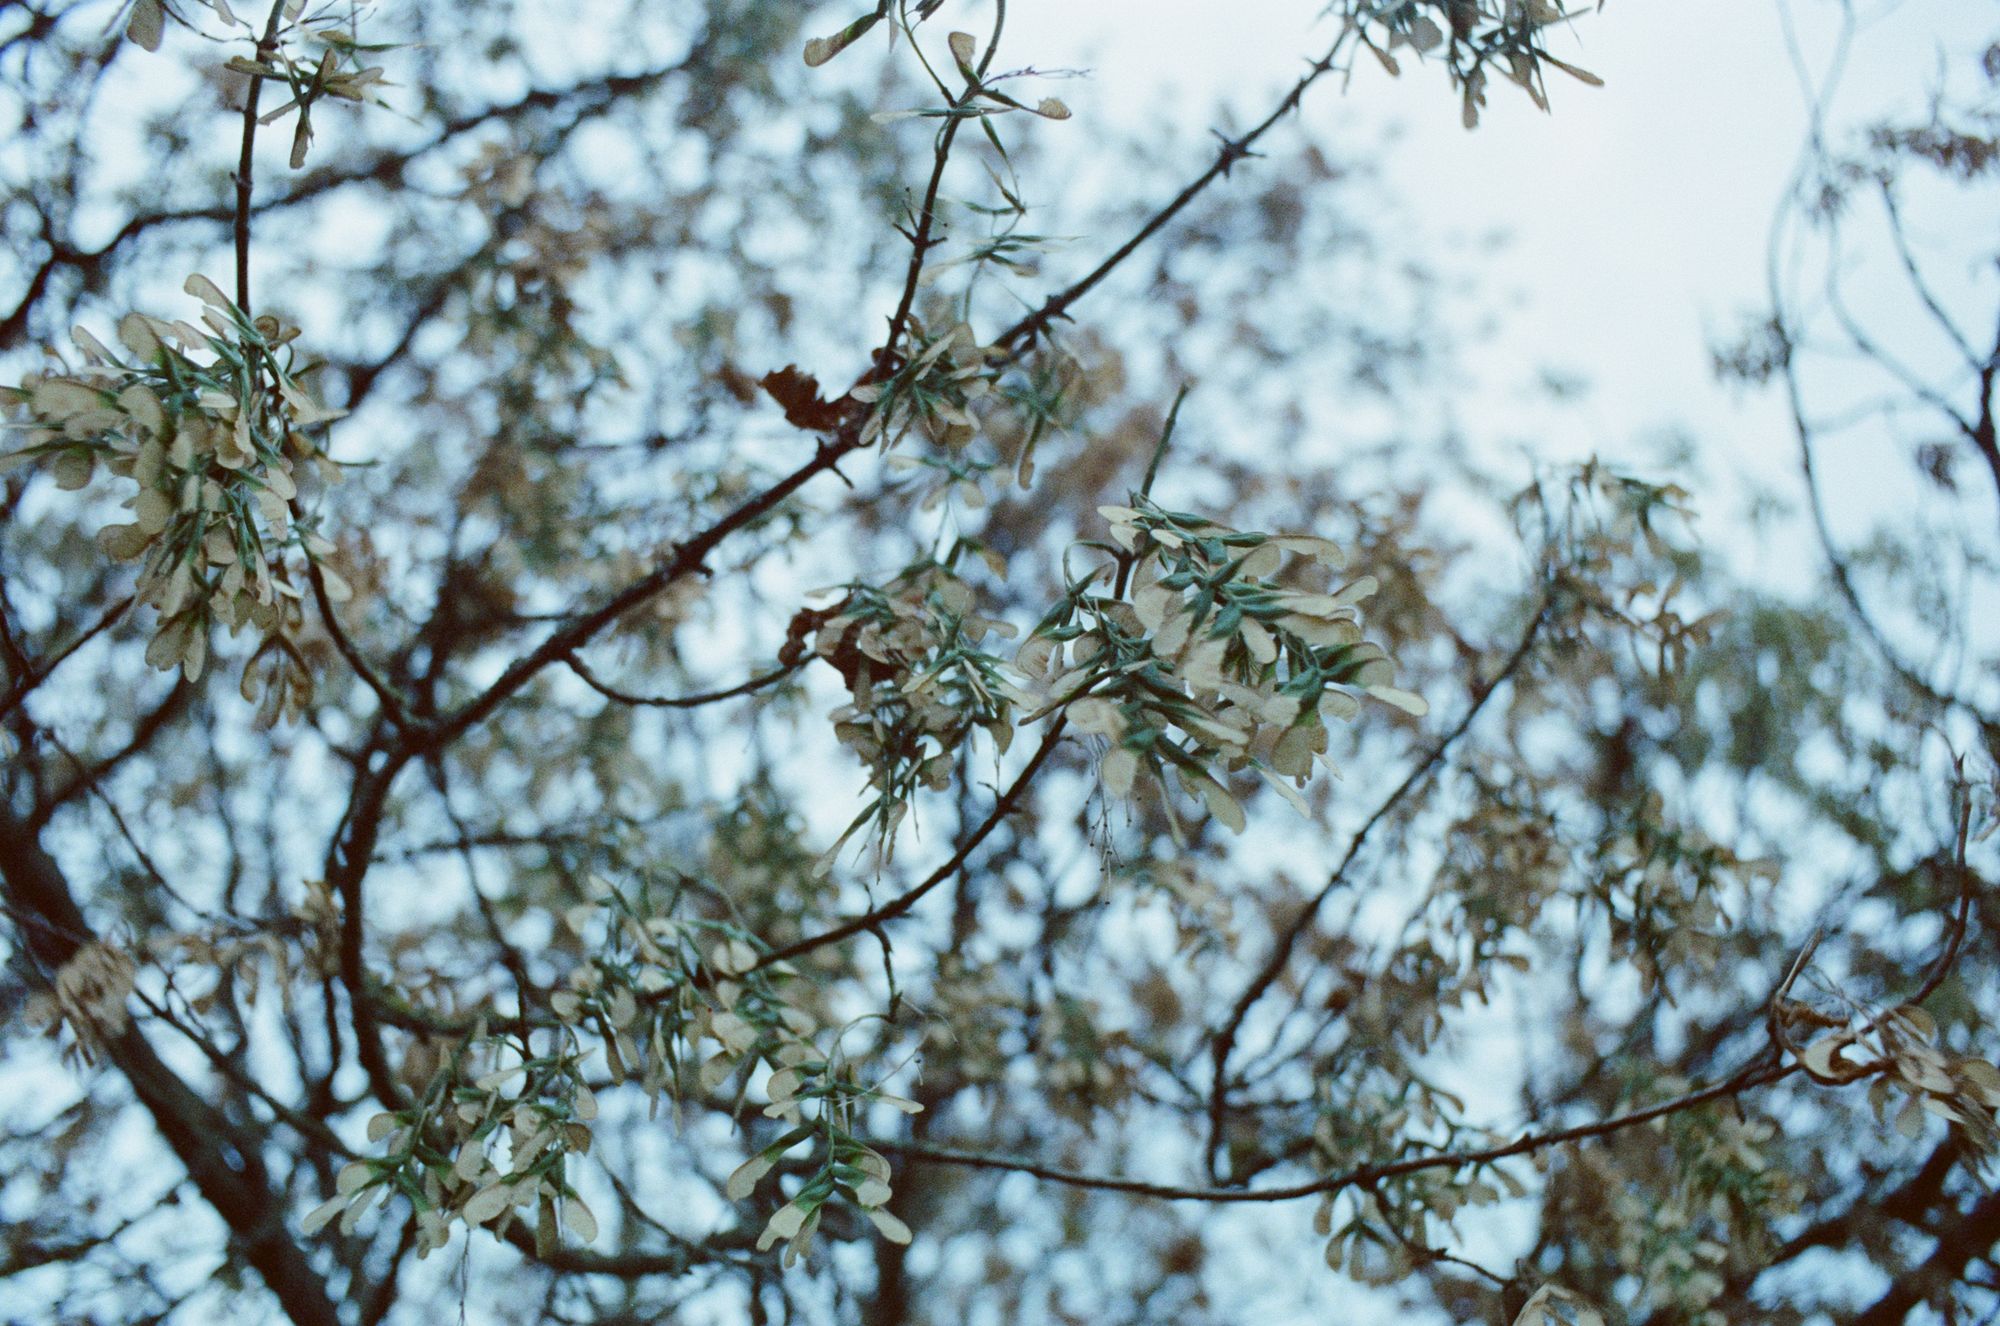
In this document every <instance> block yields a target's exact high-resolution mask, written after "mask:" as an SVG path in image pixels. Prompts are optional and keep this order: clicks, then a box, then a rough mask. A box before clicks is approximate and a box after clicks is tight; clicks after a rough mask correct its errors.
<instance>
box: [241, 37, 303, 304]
mask: <svg viewBox="0 0 2000 1326" xmlns="http://www.w3.org/2000/svg"><path fill="white" fill-rule="evenodd" d="M284 18H285V0H271V16H270V18H268V19H266V20H265V22H264V35H263V36H262V37H260V38H258V40H257V63H258V64H269V63H270V61H271V57H272V56H274V55H276V54H277V53H278V33H279V31H280V25H281V24H283V22H284ZM263 95H264V79H263V76H262V75H260V74H251V75H250V88H249V90H248V91H247V92H245V93H244V94H243V148H242V151H241V152H239V153H238V154H237V157H236V223H235V233H236V307H238V308H240V309H242V310H243V312H244V314H245V315H248V314H249V312H250V195H251V193H252V191H253V190H254V188H255V184H254V182H253V181H254V175H253V170H254V168H255V164H256V148H257V103H258V102H259V101H260V100H261V99H262V98H263ZM302 113H303V112H302Z"/></svg>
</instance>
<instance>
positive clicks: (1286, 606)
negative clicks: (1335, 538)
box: [1015, 497, 1425, 831]
mask: <svg viewBox="0 0 2000 1326" xmlns="http://www.w3.org/2000/svg"><path fill="white" fill-rule="evenodd" d="M1101 510H1102V513H1103V515H1104V516H1105V518H1106V519H1107V520H1109V521H1110V522H1111V538H1112V541H1113V542H1112V544H1111V545H1108V546H1107V545H1093V546H1096V547H1098V548H1100V549H1101V550H1104V551H1109V552H1112V553H1113V554H1114V555H1115V558H1116V561H1115V563H1114V564H1115V565H1116V566H1117V567H1118V568H1119V571H1118V574H1119V580H1120V586H1119V587H1120V589H1121V590H1122V588H1123V582H1124V580H1125V578H1126V577H1128V576H1129V578H1130V581H1131V586H1132V594H1131V598H1130V600H1129V601H1127V599H1126V598H1125V597H1123V595H1122V594H1121V593H1114V594H1105V593H1102V592H1101V591H1100V589H1099V583H1098V582H1099V580H1100V579H1101V577H1102V574H1103V573H1102V572H1100V573H1098V575H1096V576H1092V577H1089V578H1086V579H1085V580H1084V581H1083V582H1082V583H1080V584H1078V585H1075V586H1073V587H1072V590H1071V592H1070V594H1069V595H1068V596H1067V597H1066V598H1065V599H1064V600H1063V602H1062V603H1061V604H1059V605H1058V606H1057V608H1056V610H1055V611H1054V612H1052V613H1051V614H1050V615H1049V616H1048V617H1046V618H1044V619H1043V620H1042V622H1041V624H1040V625H1038V626H1037V627H1036V628H1035V630H1034V632H1033V633H1032V634H1031V635H1030V636H1029V638H1028V640H1027V641H1026V643H1024V644H1023V645H1022V646H1021V650H1020V652H1019V654H1018V655H1017V656H1016V659H1015V665H1016V666H1017V667H1018V668H1020V669H1021V670H1022V671H1023V672H1025V673H1027V674H1028V675H1029V677H1030V678H1032V679H1034V680H1035V681H1036V683H1037V684H1038V687H1039V689H1040V690H1041V691H1042V692H1043V694H1045V695H1046V696H1047V697H1048V702H1047V704H1046V705H1045V711H1046V709H1047V708H1051V707H1055V706H1058V705H1062V706H1066V707H1067V710H1068V713H1069V719H1070V722H1071V723H1073V724H1074V725H1075V726H1076V727H1077V728H1079V729H1081V730H1082V731H1084V732H1089V733H1094V734H1096V735H1099V736H1102V737H1104V738H1105V739H1106V740H1107V741H1108V742H1109V743H1110V747H1111V748H1110V750H1109V751H1108V752H1107V753H1106V755H1105V757H1104V760H1103V763H1102V766H1101V773H1102V777H1103V779H1104V786H1105V790H1106V791H1108V792H1110V793H1111V794H1112V795H1114V796H1120V797H1123V796H1129V795H1131V793H1132V790H1133V786H1134V780H1135V778H1136V777H1137V775H1138V774H1139V773H1140V771H1141V770H1145V771H1148V772H1150V773H1151V775H1152V777H1153V780H1154V781H1156V782H1158V783H1161V784H1162V785H1164V783H1165V779H1166V776H1167V774H1168V772H1169V771H1170V770H1171V772H1172V774H1173V776H1174V778H1175V780H1176V781H1177V782H1178V783H1179V784H1180V785H1181V787H1182V788H1183V789H1184V790H1185V791H1186V792H1188V793H1189V794H1190V795H1191V796H1194V797H1197V798H1199V799H1200V800H1201V801H1202V802H1203V803H1204V804H1205V805H1206V806H1207V807H1208V810H1209V813H1210V814H1212V815H1214V816H1215V817H1216V818H1217V819H1219V820H1221V821H1223V822H1224V823H1225V824H1227V825H1229V826H1230V827H1231V828H1232V829H1235V830H1238V831H1241V830H1242V828H1243V825H1244V815H1243V808H1242V806H1241V805H1240V804H1239V803H1238V801H1237V799H1236V796H1235V794H1234V793H1232V792H1231V791H1230V789H1229V787H1228V786H1227V782H1226V779H1227V776H1228V775H1229V774H1230V773H1233V772H1236V771H1238V770H1241V769H1244V768H1246V767H1249V768H1254V769H1256V770H1257V771H1258V772H1259V773H1260V774H1261V775H1263V777H1264V778H1265V779H1266V781H1268V782H1269V783H1270V784H1271V785H1272V786H1273V787H1275V788H1276V789H1277V790H1278V791H1279V792H1280V793H1281V794H1282V795H1283V796H1284V797H1285V798H1286V799H1287V800H1289V801H1290V802H1292V804H1293V805H1294V806H1296V807H1297V808H1298V809H1299V810H1300V811H1301V812H1303V811H1304V810H1305V809H1306V806H1305V802H1304V800H1303V798H1301V797H1300V795H1299V793H1298V791H1297V788H1298V787H1302V786H1304V785H1305V783H1306V781H1307V780H1308V779H1309V778H1310V776H1311V774H1312V766H1313V760H1314V757H1315V756H1317V757H1319V758H1321V759H1322V760H1323V759H1324V758H1325V755H1326V749H1327V733H1326V724H1327V722H1328V721H1330V720H1335V719H1348V718H1351V717H1353V716H1354V714H1355V713H1356V712H1358V711H1359V709H1360V697H1361V696H1363V695H1367V696H1372V697H1373V698H1375V699H1377V700H1381V701H1383V702H1385V703H1387V704H1391V705H1394V706H1395V707H1397V708H1399V709H1403V710H1405V711H1407V712H1409V713H1412V714H1422V713H1423V712H1425V705H1424V702H1423V700H1421V699H1419V698H1418V697H1417V696H1414V695H1411V694H1409V693H1408V692H1406V691H1401V690H1398V689H1396V688H1395V687H1393V686H1391V685H1389V682H1390V680H1391V679H1392V678H1393V677H1394V675H1395V665H1394V664H1393V663H1391V662H1390V660H1389V657H1388V655H1387V654H1386V653H1384V651H1383V650H1382V648H1381V646H1379V645H1377V644H1375V643H1373V642H1372V641H1369V640H1367V639H1364V638H1363V635H1362V627H1361V609H1360V604H1361V603H1362V602H1363V601H1364V600H1366V599H1367V598H1368V597H1369V596H1370V595H1372V594H1373V593H1374V592H1375V590H1376V587H1377V586H1376V581H1375V578H1374V577H1373V576H1363V577H1361V578H1360V579H1358V580H1355V581H1352V582H1350V583H1348V584H1347V585H1345V586H1342V587H1341V588H1339V589H1337V590H1335V591H1333V592H1331V593H1321V592H1316V591H1310V590H1306V589H1301V588H1297V587H1295V586H1294V585H1293V584H1291V583H1289V582H1288V581H1285V580H1280V579H1278V578H1277V577H1278V573H1279V572H1280V569H1281V568H1282V567H1283V565H1284V562H1285V560H1286V556H1287V554H1291V555H1293V556H1296V557H1305V558H1308V559H1310V560H1312V561H1315V562H1318V563H1320V564H1322V565H1323V566H1338V565H1339V564H1340V560H1341V559H1340V554H1339V551H1338V550H1337V549H1336V548H1335V547H1334V546H1333V545H1332V544H1331V543H1329V542H1328V541H1327V540H1325V539H1321V538H1316V537H1313V536H1311V535H1303V534H1258V533H1253V532H1241V531H1237V530H1232V529H1230V528H1228V527H1227V526H1224V525H1220V524H1217V523H1216V522H1214V521H1211V520H1207V519H1204V518H1202V517H1200V516H1195V515H1189V514H1187V513H1184V512H1174V511H1167V510H1165V509H1163V508H1161V507H1159V506H1157V505H1155V504H1154V503H1152V502H1151V501H1149V500H1148V499H1146V498H1143V497H1135V498H1134V499H1133V505H1131V506H1108V507H1104V508H1101Z"/></svg>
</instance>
